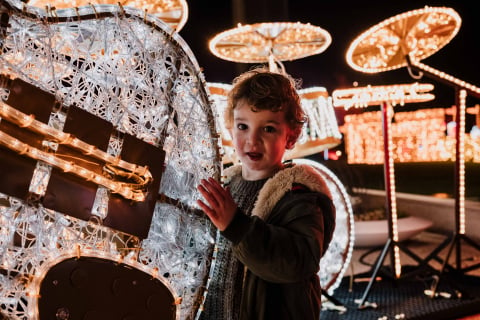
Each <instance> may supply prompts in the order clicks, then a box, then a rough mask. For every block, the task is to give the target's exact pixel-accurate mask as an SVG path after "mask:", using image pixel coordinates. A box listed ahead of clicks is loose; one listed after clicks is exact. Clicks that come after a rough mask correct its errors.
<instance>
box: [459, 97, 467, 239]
mask: <svg viewBox="0 0 480 320" xmlns="http://www.w3.org/2000/svg"><path fill="white" fill-rule="evenodd" d="M466 99H467V91H466V90H464V89H462V90H460V102H459V103H460V105H459V114H458V124H457V125H458V126H459V128H458V130H457V132H459V134H458V137H457V139H458V145H459V147H458V153H459V154H458V157H457V159H458V164H457V165H458V166H459V170H458V177H457V179H458V188H459V189H458V191H457V192H458V193H459V194H458V196H459V198H458V199H457V201H458V208H459V209H458V210H459V212H458V218H459V226H458V227H459V230H458V233H459V234H465V110H466Z"/></svg>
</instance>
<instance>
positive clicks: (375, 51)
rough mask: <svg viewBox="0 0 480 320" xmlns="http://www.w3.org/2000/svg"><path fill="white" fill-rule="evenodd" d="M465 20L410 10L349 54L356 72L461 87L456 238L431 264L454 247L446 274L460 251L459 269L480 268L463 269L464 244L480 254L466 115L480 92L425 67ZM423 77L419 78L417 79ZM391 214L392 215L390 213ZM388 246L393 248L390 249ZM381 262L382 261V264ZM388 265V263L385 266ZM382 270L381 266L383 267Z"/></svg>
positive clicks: (444, 12)
mask: <svg viewBox="0 0 480 320" xmlns="http://www.w3.org/2000/svg"><path fill="white" fill-rule="evenodd" d="M460 25H461V18H460V16H459V15H458V13H457V12H456V11H455V10H453V9H452V8H446V7H425V8H423V9H418V10H412V11H408V12H405V13H402V14H399V15H396V16H394V17H392V18H389V19H386V20H384V21H382V22H380V23H378V24H377V25H375V26H373V27H371V28H369V29H368V30H367V31H365V32H363V33H362V34H360V35H359V36H358V37H357V38H356V39H355V40H354V41H353V42H352V43H351V45H350V46H349V48H348V50H347V54H346V59H347V63H348V64H349V65H350V66H351V67H352V68H353V69H355V70H358V71H362V72H367V73H376V72H383V71H388V70H393V69H397V68H401V67H405V66H406V67H407V68H408V71H409V73H410V75H411V76H412V77H413V78H415V79H420V78H421V77H422V76H423V75H424V74H425V75H427V76H429V77H431V78H433V79H435V80H438V81H440V82H443V83H446V84H447V85H449V86H452V87H454V88H455V90H456V93H457V96H456V108H457V112H456V116H457V120H458V123H457V126H456V148H455V163H456V168H455V184H456V194H455V234H454V235H453V236H452V237H451V238H449V239H446V241H445V242H444V243H442V244H441V245H440V246H439V247H438V248H437V249H435V250H434V251H433V252H432V254H431V255H429V257H427V258H426V259H425V260H426V262H428V261H429V260H430V259H433V258H437V259H440V258H438V257H436V255H437V254H438V253H439V252H440V251H441V250H443V248H445V247H446V246H449V249H448V253H447V256H446V257H445V259H444V263H443V265H442V268H441V270H440V274H441V273H443V271H444V270H445V268H447V267H450V268H454V267H451V266H449V259H450V255H451V253H452V251H453V248H454V247H455V248H456V259H455V260H456V269H457V270H459V271H468V270H472V269H475V268H478V267H479V266H480V265H476V266H471V267H469V268H466V269H462V266H461V264H462V263H461V262H462V259H461V245H460V244H461V242H460V241H461V240H464V241H466V242H468V243H469V244H471V245H472V246H473V247H475V248H477V249H478V250H480V245H478V244H477V243H475V242H474V241H472V240H471V239H470V238H468V237H467V236H466V235H465V139H464V138H465V111H466V97H467V93H468V94H471V95H473V96H476V97H480V88H477V87H475V86H474V85H471V84H469V83H466V82H465V81H462V80H460V79H457V78H455V77H453V76H451V75H448V74H445V73H444V72H441V71H439V70H436V69H434V68H431V67H429V66H427V65H425V64H423V63H421V62H420V60H421V59H425V58H426V57H428V56H430V55H432V54H433V53H435V52H437V51H438V50H440V49H441V48H443V47H444V46H445V45H446V44H447V43H449V42H450V40H451V39H453V37H455V35H456V34H457V33H458V31H459V29H460ZM414 72H417V74H414ZM387 213H389V212H387ZM387 245H388V244H387ZM380 260H381V259H380ZM379 263H382V261H379ZM377 266H378V265H377ZM376 272H377V270H375V271H374V274H373V276H372V280H371V282H370V283H369V286H368V287H367V290H366V292H365V294H364V296H363V298H362V301H361V303H360V305H363V303H364V302H365V299H366V298H367V296H368V292H369V290H370V287H371V284H372V282H373V281H374V278H375V273H376ZM437 285H438V281H437V282H436V283H434V284H433V285H432V288H431V290H429V295H430V297H432V298H433V297H435V295H436V289H437Z"/></svg>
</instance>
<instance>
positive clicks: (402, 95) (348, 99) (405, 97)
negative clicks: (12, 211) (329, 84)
mask: <svg viewBox="0 0 480 320" xmlns="http://www.w3.org/2000/svg"><path fill="white" fill-rule="evenodd" d="M432 90H433V85H432V84H429V83H412V84H397V85H388V86H367V87H361V88H358V87H357V88H350V89H337V90H335V91H333V93H332V98H333V106H334V107H343V108H345V109H346V110H348V109H350V108H351V107H355V108H365V107H368V106H371V105H380V104H381V103H383V102H385V101H389V102H390V103H391V104H392V105H393V106H395V105H401V106H403V105H404V104H405V103H416V102H424V101H429V100H433V99H434V98H435V96H434V95H433V94H432V93H429V91H432Z"/></svg>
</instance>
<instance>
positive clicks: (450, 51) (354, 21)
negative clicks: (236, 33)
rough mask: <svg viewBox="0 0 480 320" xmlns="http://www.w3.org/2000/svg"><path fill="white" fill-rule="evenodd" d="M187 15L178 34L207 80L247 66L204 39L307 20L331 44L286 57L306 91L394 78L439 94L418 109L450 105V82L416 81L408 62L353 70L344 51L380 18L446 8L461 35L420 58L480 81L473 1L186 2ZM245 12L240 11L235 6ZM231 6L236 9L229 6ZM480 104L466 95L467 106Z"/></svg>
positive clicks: (479, 37)
mask: <svg viewBox="0 0 480 320" xmlns="http://www.w3.org/2000/svg"><path fill="white" fill-rule="evenodd" d="M187 1H188V5H189V15H188V20H187V22H186V24H185V26H184V27H183V29H182V30H181V31H180V35H181V37H182V38H183V39H184V40H185V41H186V43H187V44H188V46H189V47H190V49H191V50H192V51H193V54H194V55H195V58H196V59H197V61H198V63H199V65H200V67H201V68H202V69H203V73H204V75H205V79H206V81H207V82H222V83H230V82H231V81H232V80H233V78H234V77H235V76H236V75H238V74H239V73H240V72H242V71H243V70H246V69H247V68H249V67H250V66H252V65H249V64H243V63H235V62H230V61H226V60H223V59H220V58H217V57H216V56H214V55H213V54H212V53H211V52H210V51H209V49H208V41H209V40H210V39H211V38H212V37H213V36H215V35H216V34H217V33H219V32H222V31H225V30H227V29H231V28H234V27H235V26H236V25H237V23H238V22H242V23H243V24H251V23H256V22H278V21H291V22H297V21H298V22H301V23H311V24H312V25H315V26H318V27H321V28H323V29H325V30H326V31H328V32H329V33H330V35H331V36H332V43H331V45H330V46H329V47H328V48H327V49H326V50H325V51H324V52H323V53H320V54H317V55H313V56H310V57H306V58H302V59H298V60H294V61H285V62H284V65H285V69H286V71H287V72H288V73H290V74H291V75H292V76H294V77H295V78H297V79H301V80H302V81H303V88H309V87H313V86H321V87H325V88H326V89H327V90H328V92H329V94H330V95H331V93H332V91H333V90H335V89H340V88H349V87H353V83H354V82H357V83H358V85H359V86H366V85H373V86H374V85H389V84H399V83H413V82H415V81H418V82H422V83H432V84H434V85H435V90H434V94H435V96H436V99H435V100H433V101H429V102H426V104H427V105H421V106H412V107H414V108H423V107H449V106H451V105H453V104H454V103H455V96H456V95H455V91H454V89H453V88H452V87H451V86H448V85H446V84H443V83H439V82H437V81H436V80H434V79H431V78H430V79H429V78H427V77H423V78H422V79H420V80H414V79H413V78H411V77H410V76H409V74H408V70H407V68H406V67H403V68H400V69H396V70H392V71H386V72H381V73H375V74H367V73H362V72H358V71H355V70H353V69H352V68H351V67H350V66H349V65H348V64H347V62H346V59H345V54H346V51H347V49H348V47H349V45H350V43H351V41H353V40H354V39H355V38H356V37H357V36H359V35H360V34H361V33H362V32H364V31H366V30H367V29H369V28H370V27H372V26H374V25H376V24H378V23H380V22H381V21H383V20H385V19H387V18H390V17H393V16H395V15H397V14H401V13H404V12H407V11H410V10H414V9H421V8H423V7H425V6H430V7H450V8H453V9H454V10H455V11H457V12H458V14H459V15H460V16H461V17H462V25H461V27H460V31H459V33H458V34H457V35H456V36H455V37H454V38H453V39H452V41H450V42H449V43H448V44H447V45H446V46H444V47H443V48H442V49H440V50H439V51H437V52H436V53H435V54H433V55H431V56H430V57H427V58H426V59H424V60H422V61H421V62H423V63H424V64H426V65H428V66H430V67H432V68H435V69H438V70H440V71H443V72H445V73H447V74H449V75H452V76H454V77H456V78H459V79H460V80H463V81H466V82H468V83H470V84H473V85H475V86H480V22H478V16H480V10H479V9H478V8H476V7H477V5H476V4H475V2H474V1H466V0H462V1H460V0H456V1H452V0H450V1H412V0H403V1H356V2H354V3H352V2H351V1H350V2H345V1H339V0H333V1H320V0H310V1H307V0H290V1H288V0H244V1H240V0H187ZM239 7H241V8H243V10H244V12H245V13H244V14H243V15H242V14H240V13H239V10H238V8H239ZM234 8H236V9H234ZM477 103H480V100H479V99H477V98H474V97H471V96H469V97H468V99H467V106H468V107H470V106H473V105H474V104H477Z"/></svg>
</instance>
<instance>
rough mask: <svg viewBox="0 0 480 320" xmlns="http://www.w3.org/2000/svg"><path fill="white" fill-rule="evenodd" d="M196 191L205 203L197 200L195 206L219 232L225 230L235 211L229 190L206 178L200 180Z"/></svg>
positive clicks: (235, 205) (235, 207) (234, 204)
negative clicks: (197, 206)
mask: <svg viewBox="0 0 480 320" xmlns="http://www.w3.org/2000/svg"><path fill="white" fill-rule="evenodd" d="M197 189H198V191H199V192H200V193H201V194H202V196H203V198H204V199H205V202H203V201H202V200H197V204H198V205H199V206H200V208H202V210H203V211H204V212H205V213H206V214H207V216H208V217H209V218H210V220H211V221H212V222H213V224H214V225H215V226H216V227H217V228H218V229H219V230H220V231H223V230H225V229H226V228H227V227H228V225H229V224H230V222H231V221H232V219H233V216H234V215H235V212H236V210H237V204H236V203H235V201H233V198H232V195H231V194H230V190H229V188H228V187H226V188H224V187H223V186H222V185H221V184H220V183H219V182H218V181H216V180H215V179H213V178H208V180H205V179H202V181H200V184H199V185H198V187H197Z"/></svg>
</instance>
